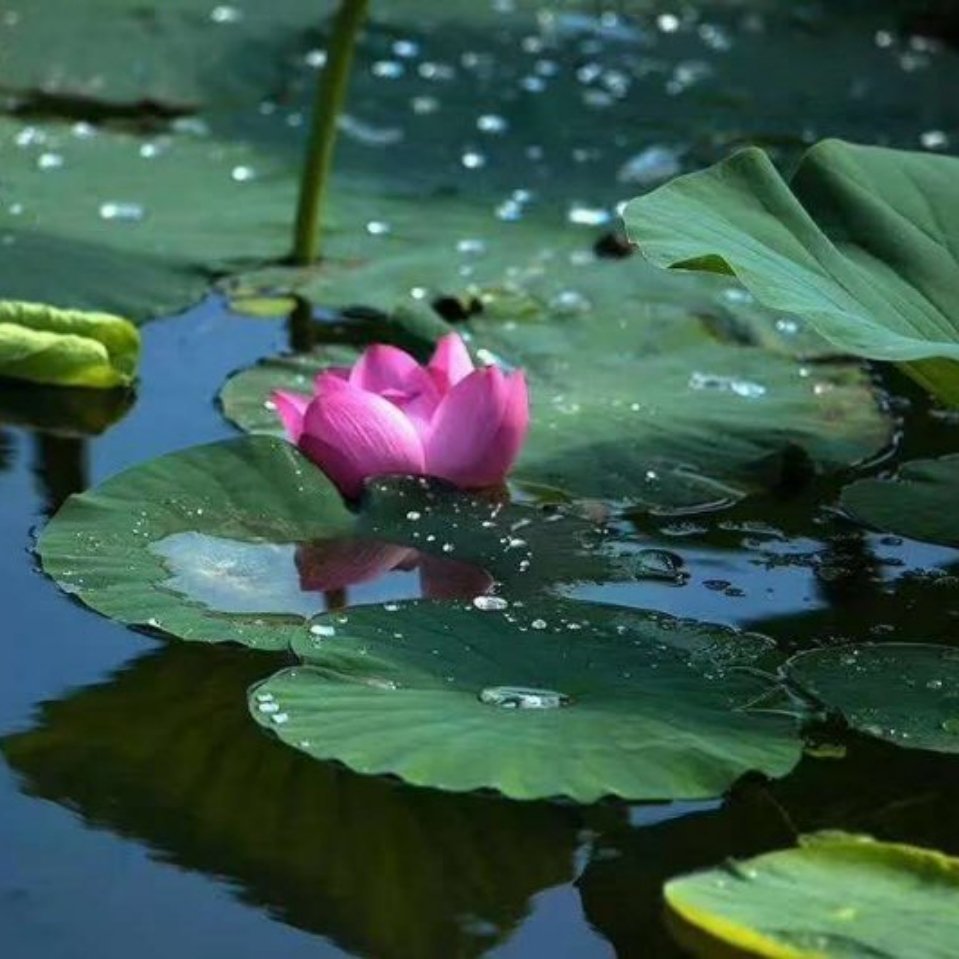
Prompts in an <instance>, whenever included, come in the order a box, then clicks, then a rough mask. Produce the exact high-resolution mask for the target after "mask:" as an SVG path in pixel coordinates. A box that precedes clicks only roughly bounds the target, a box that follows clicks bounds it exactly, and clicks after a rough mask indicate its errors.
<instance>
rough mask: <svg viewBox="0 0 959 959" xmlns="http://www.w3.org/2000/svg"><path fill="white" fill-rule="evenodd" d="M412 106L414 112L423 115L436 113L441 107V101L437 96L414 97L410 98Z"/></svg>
mask: <svg viewBox="0 0 959 959" xmlns="http://www.w3.org/2000/svg"><path fill="white" fill-rule="evenodd" d="M410 106H411V107H412V108H413V112H414V113H418V114H420V115H421V116H422V115H424V114H427V113H435V112H436V111H437V110H438V109H439V108H440V101H439V100H437V99H436V97H413V99H412V100H410Z"/></svg>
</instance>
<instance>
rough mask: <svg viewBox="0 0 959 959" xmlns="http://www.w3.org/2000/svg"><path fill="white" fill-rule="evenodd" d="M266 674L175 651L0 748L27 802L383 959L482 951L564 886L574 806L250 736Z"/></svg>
mask: <svg viewBox="0 0 959 959" xmlns="http://www.w3.org/2000/svg"><path fill="white" fill-rule="evenodd" d="M278 665H279V663H278V661H277V658H274V657H269V656H267V655H251V654H250V653H249V652H248V651H246V650H237V649H227V648H197V647H193V646H189V645H180V646H171V647H169V648H167V649H164V650H162V651H159V652H157V653H154V654H151V655H149V656H146V657H144V658H142V659H140V660H138V661H136V662H135V663H134V664H133V665H132V666H130V667H128V668H126V669H124V670H123V671H122V672H121V673H120V674H119V675H117V676H116V677H115V678H114V679H113V680H112V681H110V682H107V683H104V684H102V685H98V686H93V687H90V688H87V689H84V690H81V691H80V692H78V693H76V694H74V695H73V696H71V697H69V698H67V699H64V700H61V701H59V702H54V703H48V704H47V705H45V706H44V707H43V709H42V712H41V715H40V719H39V722H38V724H37V725H36V727H35V728H33V729H32V730H30V731H28V732H24V733H19V734H16V735H13V736H9V737H7V738H5V739H3V740H0V750H2V752H3V754H4V755H5V757H6V759H7V760H8V762H9V763H10V765H11V766H12V767H13V768H14V769H15V770H16V771H17V772H18V774H19V775H20V777H21V778H22V781H23V788H24V789H25V791H27V792H28V793H30V794H31V795H34V796H38V797H42V798H44V799H48V800H51V801H54V802H57V803H60V804H62V805H64V806H67V807H69V808H71V809H74V810H76V811H77V812H78V813H79V815H80V816H82V817H83V819H84V820H85V821H86V822H87V823H88V824H90V825H93V826H96V827H98V828H107V829H109V830H111V831H113V832H115V833H117V834H119V835H121V836H125V837H128V838H133V839H136V840H138V841H140V842H142V843H145V844H146V845H147V846H148V847H149V848H150V849H152V850H153V852H154V854H155V855H156V856H157V857H159V858H161V859H162V860H164V861H169V862H172V863H175V864H177V865H179V866H181V867H183V868H186V869H191V870H197V871H200V872H203V873H206V874H208V875H211V876H216V877H221V878H222V877H225V878H226V879H227V880H228V881H229V882H230V883H231V884H232V885H234V886H235V888H236V889H237V890H238V894H239V895H240V896H241V897H242V898H243V899H244V900H246V901H248V902H251V903H254V904H256V905H258V906H260V907H262V908H264V909H266V910H267V911H268V912H270V913H271V914H273V915H274V916H275V917H277V918H279V919H281V920H282V921H284V922H287V923H290V924H291V925H294V926H296V927H298V928H302V929H305V930H308V931H312V932H315V933H318V934H322V935H324V936H328V937H330V938H332V939H333V940H335V941H336V942H337V943H338V944H340V945H341V946H342V947H343V948H345V949H347V950H349V951H351V952H356V953H357V954H361V955H372V956H376V957H378V959H423V957H431V956H457V957H470V956H479V955H482V954H484V953H485V952H487V951H488V950H489V949H491V948H493V947H494V946H495V945H496V944H497V943H499V942H502V941H503V940H504V939H506V938H507V937H508V935H509V934H510V932H511V931H512V930H513V929H514V928H515V927H516V926H517V925H518V924H519V922H520V921H521V920H522V919H523V918H524V916H525V914H526V912H527V910H528V908H529V900H530V897H532V896H533V895H534V894H535V893H537V892H538V891H539V890H541V889H544V888H546V887H549V886H554V885H557V884H559V883H564V882H568V881H570V880H571V879H572V873H573V851H574V848H575V846H576V843H577V819H578V813H577V812H576V810H575V809H573V808H571V807H563V806H556V805H550V804H547V803H511V802H507V801H504V800H501V799H498V798H494V797H488V796H477V795H472V796H461V795H449V794H444V793H440V792H435V791H432V790H425V789H414V788H410V787H406V786H403V785H401V784H399V783H396V782H394V781H390V780H385V779H376V778H372V777H362V776H358V775H356V774H354V773H351V772H349V771H348V770H346V769H343V768H340V767H338V766H335V765H332V764H321V763H317V762H315V761H313V760H310V759H308V758H306V757H305V756H303V755H301V754H300V753H298V752H296V751H295V750H292V749H288V748H286V747H284V746H282V745H280V744H279V743H277V742H275V741H274V740H273V739H271V738H269V737H267V736H264V735H262V734H261V733H260V732H259V731H258V730H257V729H256V727H255V725H254V724H253V723H252V722H251V721H250V718H249V716H248V715H247V712H246V695H245V694H246V689H247V687H248V686H249V685H250V684H251V683H253V682H255V681H257V680H259V679H262V678H263V677H264V676H266V675H268V674H269V673H270V672H271V671H273V670H274V669H276V668H277V666H278ZM121 855H122V854H121Z"/></svg>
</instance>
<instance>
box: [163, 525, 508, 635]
mask: <svg viewBox="0 0 959 959" xmlns="http://www.w3.org/2000/svg"><path fill="white" fill-rule="evenodd" d="M149 548H150V550H151V551H152V552H154V553H156V554H157V555H158V556H160V557H161V558H162V559H163V562H164V564H165V565H166V567H167V569H168V570H169V571H170V573H171V576H170V578H169V579H167V580H166V581H165V582H164V583H163V584H162V585H163V587H164V588H165V589H168V590H172V591H173V592H176V593H179V594H181V595H183V596H186V597H188V598H189V599H191V600H194V601H195V602H198V603H201V604H202V605H204V606H206V607H207V608H208V609H211V610H213V611H215V612H219V613H263V614H277V615H283V614H287V615H294V616H303V617H312V616H316V615H318V614H319V613H323V612H326V611H328V610H331V609H342V608H344V607H345V606H365V605H370V604H373V603H382V602H386V601H387V600H400V599H472V598H474V597H476V596H479V595H482V594H485V593H488V592H490V591H491V590H492V589H493V586H494V581H493V577H492V576H491V575H490V574H489V573H488V572H487V571H486V570H485V569H483V568H481V567H479V566H475V565H473V564H471V563H466V562H463V561H462V560H457V559H453V558H451V557H448V556H443V555H433V554H430V553H427V552H424V551H422V550H418V549H415V548H414V547H410V546H402V545H400V544H398V543H392V542H388V541H386V540H380V539H369V538H360V537H354V536H341V537H330V538H327V539H318V540H311V541H310V542H307V543H248V542H243V541H242V540H233V539H226V538H224V537H219V536H209V535H207V534H205V533H195V532H185V533H174V534H172V535H171V536H166V537H164V538H163V539H161V540H159V541H158V542H156V543H153V544H151V545H150V547H149Z"/></svg>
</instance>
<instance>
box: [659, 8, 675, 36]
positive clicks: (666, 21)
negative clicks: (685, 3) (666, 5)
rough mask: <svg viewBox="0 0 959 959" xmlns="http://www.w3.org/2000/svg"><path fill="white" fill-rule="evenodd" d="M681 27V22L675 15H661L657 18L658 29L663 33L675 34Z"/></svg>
mask: <svg viewBox="0 0 959 959" xmlns="http://www.w3.org/2000/svg"><path fill="white" fill-rule="evenodd" d="M679 25H680V20H679V17H677V16H676V14H675V13H661V14H660V15H659V16H658V17H656V27H657V29H658V30H659V31H660V32H661V33H675V32H676V31H677V30H678V29H679Z"/></svg>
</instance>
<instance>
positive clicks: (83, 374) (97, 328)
mask: <svg viewBox="0 0 959 959" xmlns="http://www.w3.org/2000/svg"><path fill="white" fill-rule="evenodd" d="M139 356H140V334H139V333H138V332H137V329H136V327H135V326H133V324H132V323H130V322H129V321H128V320H124V319H122V318H121V317H119V316H111V315H110V314H108V313H85V312H81V311H79V310H60V309H57V308H55V307H52V306H47V305H45V304H42V303H22V302H17V301H9V300H4V301H0V377H9V378H11V379H20V380H30V381H31V382H34V383H45V384H50V385H54V386H84V387H95V388H99V389H108V388H110V387H114V386H127V385H129V384H130V383H131V382H133V378H134V376H135V375H136V369H137V362H138V360H139Z"/></svg>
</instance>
